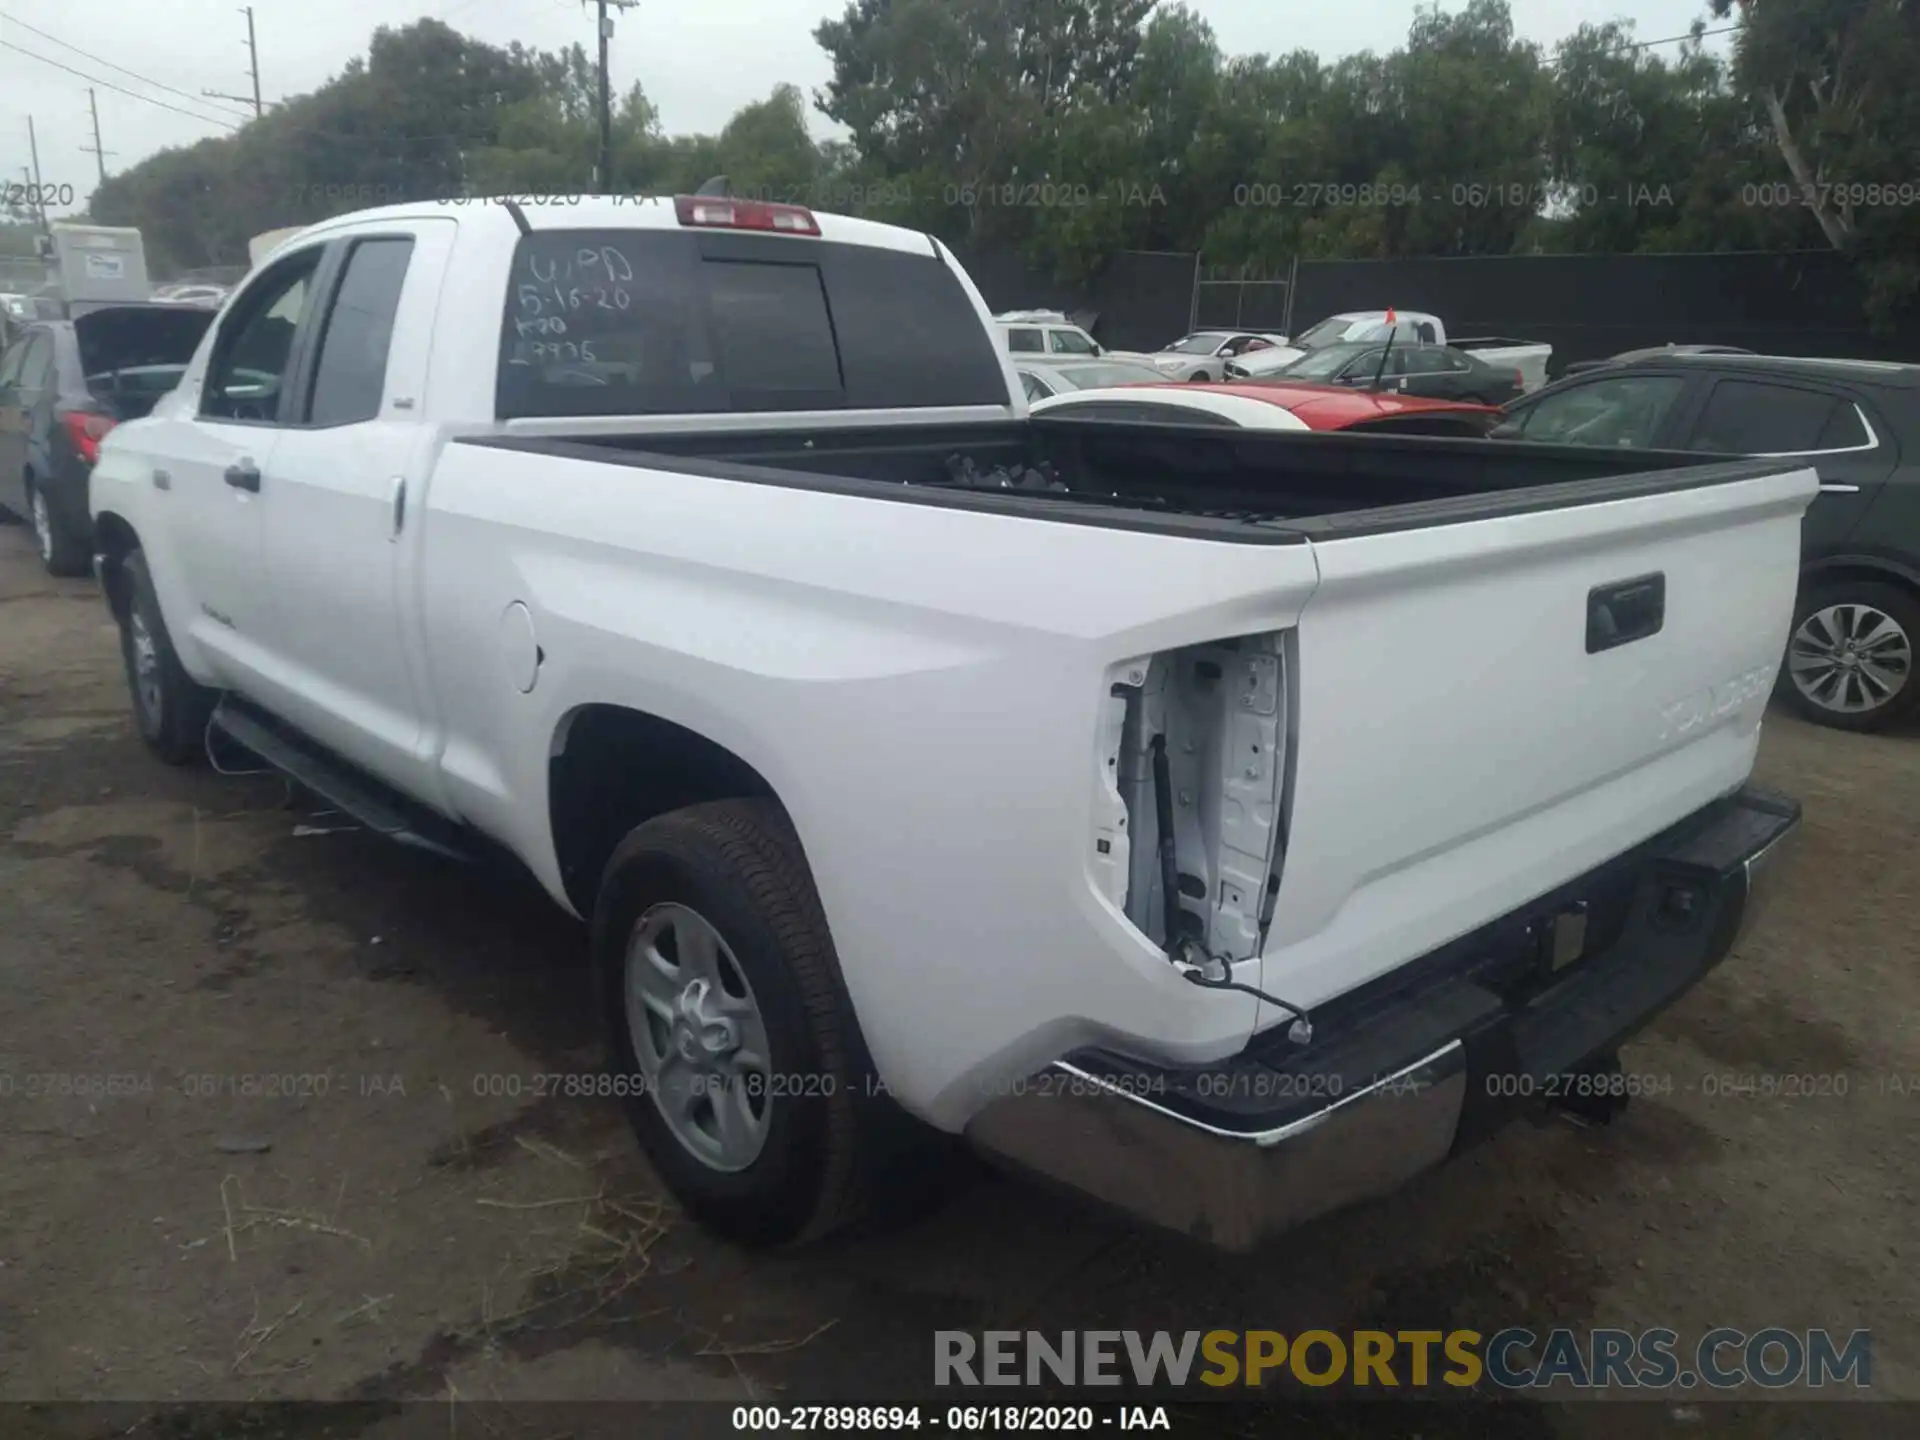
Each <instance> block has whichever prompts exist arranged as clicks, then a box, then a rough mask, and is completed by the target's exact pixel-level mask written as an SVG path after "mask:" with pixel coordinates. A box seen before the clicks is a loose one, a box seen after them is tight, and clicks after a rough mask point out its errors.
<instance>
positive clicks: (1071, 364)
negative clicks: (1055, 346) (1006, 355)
mask: <svg viewBox="0 0 1920 1440" xmlns="http://www.w3.org/2000/svg"><path fill="white" fill-rule="evenodd" d="M1013 368H1014V372H1015V373H1016V374H1017V375H1018V376H1019V377H1020V385H1021V388H1022V389H1023V390H1025V392H1026V396H1027V399H1029V400H1044V399H1046V398H1047V397H1048V396H1049V395H1063V394H1066V393H1067V392H1069V391H1073V390H1085V389H1087V388H1089V387H1091V386H1101V385H1140V384H1149V385H1150V384H1153V383H1154V382H1155V381H1157V380H1159V378H1160V372H1159V371H1158V370H1156V369H1154V368H1153V367H1152V366H1151V365H1146V364H1142V363H1141V362H1140V361H1138V360H1112V359H1104V358H1103V359H1099V360H1064V359H1063V360H1056V361H1053V362H1051V363H1049V362H1047V361H1043V360H1029V359H1028V358H1027V357H1026V356H1024V355H1023V356H1021V357H1020V359H1019V360H1018V361H1016V362H1015V364H1014V367H1013Z"/></svg>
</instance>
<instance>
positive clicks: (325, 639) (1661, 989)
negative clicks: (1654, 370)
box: [93, 196, 1816, 1248]
mask: <svg viewBox="0 0 1920 1440" xmlns="http://www.w3.org/2000/svg"><path fill="white" fill-rule="evenodd" d="M482 296H494V297H499V300H498V301H497V302H496V304H495V305H493V306H484V307H483V306H482V305H479V304H477V303H476V297H482ZM183 313H184V312H183ZM556 318H557V319H560V320H561V321H562V322H563V324H564V327H565V328H564V329H561V328H560V327H557V326H555V325H554V324H552V322H553V321H554V320H555V319H556ZM1179 388H1181V389H1183V390H1186V391H1190V392H1198V391H1201V390H1204V389H1208V388H1209V387H1201V386H1183V387H1179ZM1157 393H1161V394H1164V393H1165V392H1164V391H1162V392H1157ZM1214 398H1215V399H1223V398H1229V399H1230V398H1235V397H1220V396H1216V397H1214ZM1354 398H1357V399H1366V398H1369V397H1354ZM1371 398H1372V399H1373V401H1374V403H1375V404H1376V405H1380V406H1384V405H1385V403H1386V401H1387V400H1388V399H1390V398H1397V397H1371ZM1249 403H1262V402H1249ZM1401 403H1409V404H1410V403H1412V402H1401ZM163 481H164V483H162V482H163ZM1815 488H1816V484H1815V481H1814V478H1813V475H1812V472H1811V471H1810V470H1809V469H1808V468H1807V467H1806V466H1805V465H1802V464H1799V463H1796V462H1793V461H1779V460H1751V459H1744V460H1743V459H1724V460H1718V461H1715V462H1713V463H1710V464H1696V463H1694V462H1693V461H1692V460H1691V459H1690V458H1688V457H1676V456H1665V457H1659V456H1651V457H1650V456H1648V455H1645V454H1641V453H1638V452H1633V453H1629V452H1625V451H1618V450H1609V449H1599V448H1591V447H1589V448H1582V447H1578V446H1560V447H1535V446H1520V445H1512V444H1503V443H1498V442H1492V441H1486V440H1475V439H1445V440H1442V439H1423V438H1396V437H1383V436H1378V435H1364V434H1362V435H1346V434H1288V433H1279V432H1267V431H1256V430H1252V429H1239V430H1234V431H1223V430H1217V429H1216V430H1204V429H1202V428H1201V427H1197V426H1193V425H1189V424H1179V425H1155V424H1143V423H1117V422H1107V421H1102V420H1099V419H1097V418H1086V417H1078V418H1076V417H1069V416H1064V415H1045V414H1042V415H1037V416H1036V415H1033V414H1031V413H1030V411H1029V407H1028V405H1027V402H1026V400H1025V398H1024V395H1023V393H1022V387H1021V384H1020V382H1019V380H1018V379H1017V377H1016V373H1015V370H1014V363H1013V356H1012V355H1010V354H1008V353H1007V352H1006V350H1005V349H1004V348H1003V345H1002V343H1001V341H1000V338H999V336H998V335H997V334H996V333H995V327H994V323H993V321H992V319H991V317H990V316H989V315H988V313H987V311H986V307H985V306H984V305H983V304H982V302H981V300H980V297H979V294H978V292H977V290H975V288H974V287H973V285H972V283H971V281H970V280H969V279H968V278H967V276H966V274H965V272H964V271H963V270H962V269H961V268H960V266H959V265H958V263H957V262H956V261H955V260H954V258H953V256H952V254H951V252H949V251H948V250H946V248H945V247H944V246H942V245H941V244H940V243H939V242H938V241H937V240H930V239H929V238H928V237H927V236H926V235H925V234H924V233H921V232H918V231H913V230H908V229H903V228H894V227H891V226H885V225H879V224H874V223H871V222H868V221H863V220H854V219H846V218H843V217H839V216H832V215H816V214H814V213H812V212H810V211H808V210H805V209H801V208H798V207H794V206H781V205H770V204H763V203H756V202H752V201H745V200H737V199H727V198H711V197H684V196H683V197H679V198H677V199H674V200H670V201H660V200H643V201H640V202H639V203H633V202H631V201H625V200H620V201H616V200H583V201H581V202H580V203H579V204H577V205H569V206H567V207H565V208H560V207H528V208H527V209H526V211H524V212H523V211H522V210H520V209H519V208H518V207H517V206H513V205H511V204H507V205H487V206H470V207H459V208H453V209H450V208H449V207H447V206H443V205H434V204H420V205H413V206H395V207H389V208H386V209H382V210H374V211H366V212H360V213H356V214H348V215H342V216H338V217H334V218H332V219H329V220H326V221H323V222H321V223H320V224H318V225H316V226H314V227H313V228H311V229H310V230H307V231H305V232H303V233H302V234H300V235H298V236H295V237H293V238H292V239H289V240H287V241H286V242H284V244H283V245H282V246H281V247H280V248H279V249H278V250H277V251H276V252H275V254H274V255H273V256H272V257H271V259H270V260H269V261H268V262H267V263H265V264H263V265H262V266H261V267H260V268H259V269H258V270H257V271H256V272H255V273H253V274H252V275H250V276H249V277H248V278H247V280H246V281H245V282H243V284H242V285H241V287H240V288H239V289H238V290H237V291H236V292H235V294H234V295H233V297H232V298H231V299H230V300H229V302H228V304H227V305H226V307H225V308H224V309H223V310H222V311H221V313H220V314H219V316H218V317H217V319H216V321H215V323H214V325H213V328H212V330H211V331H210V333H209V335H208V336H207V338H206V339H205V340H204V341H203V342H202V344H201V346H200V348H199V350H198V351H197V352H196V353H195V355H194V357H193V360H192V362H191V364H190V365H189V366H188V368H187V371H186V374H185V376H184V377H183V378H182V380H181V382H180V384H179V386H178V388H176V389H175V390H174V391H172V392H171V393H170V394H169V395H168V396H166V397H165V398H164V399H163V400H162V401H161V402H160V403H159V404H158V405H157V406H156V407H155V408H154V411H153V413H152V414H151V415H150V416H148V417H147V418H145V419H142V420H135V421H131V422H128V423H126V424H123V425H121V426H120V427H119V428H118V429H117V430H115V431H114V432H113V434H112V436H111V437H110V438H109V440H108V441H107V443H106V444H105V445H104V446H103V447H102V450H101V457H100V462H99V465H98V467H97V469H96V470H95V473H94V480H93V510H94V516H95V534H96V541H95V544H96V549H97V551H98V555H97V564H98V568H99V573H100V577H101V582H102V587H103V589H104V591H105V594H106V600H107V603H108V606H109V607H110V613H111V614H112V616H113V618H114V620H115V622H116V623H117V624H118V625H119V627H120V632H121V643H122V654H123V657H124V660H125V665H126V671H127V676H128V681H129V690H130V694H131V698H132V708H133V714H134V718H135V722H136V724H137V727H138V730H139V733H140V734H141V736H142V737H143V739H144V740H145V742H146V744H147V745H148V746H149V747H150V748H151V749H152V750H153V752H154V753H155V754H156V755H157V756H159V757H160V758H161V759H163V760H167V761H170V762H176V763H179V762H184V761H187V760H189V759H191V758H193V757H194V756H195V755H197V754H199V753H200V752H201V750H202V747H203V746H204V745H210V744H216V743H219V744H225V743H234V742H237V743H238V744H240V745H243V746H245V747H246V748H247V749H249V750H251V751H253V752H254V753H255V754H256V755H258V756H260V757H262V758H263V759H264V760H265V761H266V762H267V763H269V764H270V765H272V766H275V767H277V768H279V769H280V770H282V771H284V772H285V773H286V774H288V775H291V776H295V777H298V780H299V782H300V783H301V784H302V785H303V786H304V787H306V788H308V789H310V790H312V791H315V792H317V793H319V794H321V795H323V796H325V797H327V799H328V800H329V801H330V802H331V803H333V804H334V805H336V806H338V807H339V808H340V809H342V810H343V811H345V812H347V813H349V814H352V815H355V816H357V817H359V818H360V819H361V820H362V821H363V822H364V823H365V824H367V825H369V826H370V827H372V828H374V829H376V830H379V831H381V832H384V833H387V834H390V835H393V836H394V837H395V838H398V839H404V840H408V841H411V842H413V843H415V844H420V845H425V846H428V847H431V848H434V849H438V850H441V851H443V852H451V853H453V854H455V855H472V854H475V853H477V852H481V851H489V850H491V849H492V848H494V847H504V848H505V850H506V851H507V852H509V853H511V854H512V855H514V856H516V857H518V859H519V860H520V861H521V862H523V863H524V864H525V865H526V866H527V867H528V868H529V869H530V870H531V871H532V873H533V874H534V875H535V876H536V877H537V878H538V880H539V881H540V883H541V884H542V885H543V886H544V887H545V889H546V890H547V892H548V893H549V895H551V896H552V898H553V899H554V900H555V901H556V902H557V903H558V904H560V905H561V906H564V907H565V908H566V909H567V910H568V911H570V912H571V913H573V914H575V915H577V916H579V917H581V918H582V919H583V920H584V921H586V922H587V924H588V926H589V927H590V933H591V949H592V954H593V957H594V967H595V968H594V974H595V977H596V978H595V983H596V985H597V987H598V990H599V994H600V997H601V999H602V1001H603V1007H604V1013H605V1017H606V1025H607V1038H608V1043H609V1047H610V1050H611V1056H612V1060H611V1071H610V1074H609V1077H608V1085H607V1087H606V1088H607V1089H608V1090H609V1091H611V1092H612V1093H613V1094H616V1095H619V1096H621V1097H623V1099H624V1101H625V1104H626V1107H627V1111H628V1114H629V1117H630V1118H631V1120H632V1123H633V1126H634V1129H635V1131H636V1133H637V1135H638V1136H639V1138H640V1141H641V1143H642V1144H643V1145H644V1146H645V1147H646V1150H647V1152H648V1154H649V1156H650V1157H651V1158H652V1160H653V1162H654V1164H655V1166H656V1167H657V1168H658V1170H659V1173H660V1174H661V1175H662V1176H663V1178H664V1180H665V1182H666V1183H667V1184H668V1185H669V1186H671V1187H672V1189H673V1191H674V1192H675V1193H676V1194H677V1195H678V1196H679V1197H681V1199H682V1200H684V1201H685V1203H686V1204H687V1205H688V1206H689V1207H690V1208H691V1209H692V1210H693V1211H694V1212H695V1213H696V1214H698V1215H699V1216H701V1217H702V1218H703V1219H705V1220H706V1221H707V1222H708V1223H710V1224H712V1225H714V1226H716V1227H717V1228H719V1229H721V1230H723V1231H724V1232H726V1233H728V1234H730V1235H733V1236H736V1237H739V1238H742V1239H745V1240H751V1241H756V1242H780V1241H788V1240H794V1239H799V1238H806V1237H811V1236H815V1235H819V1234H823V1233H825V1232H826V1231H828V1230H830V1229H832V1228H834V1227H835V1226H836V1225H839V1224H841V1223H842V1222H844V1221H846V1220H847V1219H849V1218H851V1217H853V1216H854V1215H857V1214H859V1213H861V1212H862V1208H863V1206H864V1205H865V1204H866V1202H867V1201H868V1200H869V1199H871V1198H873V1197H874V1196H875V1194H876V1192H881V1193H882V1194H884V1191H885V1190H886V1188H887V1186H888V1185H889V1184H890V1183H893V1182H897V1181H901V1180H907V1179H911V1178H912V1177H914V1176H916V1175H917V1174H919V1173H922V1172H921V1169H920V1167H917V1166H916V1165H915V1164H914V1163H913V1162H912V1156H913V1153H914V1151H915V1147H917V1146H918V1145H919V1144H920V1143H922V1141H923V1140H924V1138H925V1137H926V1136H928V1135H929V1134H937V1133H939V1132H945V1133H946V1134H948V1135H950V1136H965V1137H966V1139H967V1140H968V1141H970V1142H971V1143H972V1144H974V1145H975V1146H977V1147H978V1148H979V1149H981V1150H983V1151H985V1152H986V1153H988V1154H990V1155H992V1156H995V1157H997V1158H999V1159H1000V1160H1002V1161H1004V1162H1006V1163H1008V1164H1011V1165H1014V1166H1020V1167H1029V1168H1032V1169H1035V1170H1038V1171H1040V1172H1042V1173H1043V1174H1046V1175H1049V1176H1052V1177H1054V1178H1055V1179H1058V1180H1061V1181H1064V1182H1066V1183H1068V1184H1071V1185H1074V1186H1077V1187H1078V1188H1080V1189H1081V1190H1082V1191H1085V1192H1088V1193H1091V1194H1094V1195H1098V1196H1100V1197H1102V1198H1104V1199H1106V1200H1108V1201H1111V1202H1113V1203H1115V1204H1118V1205H1120V1206H1122V1207H1125V1208H1127V1209H1129V1210H1131V1211H1132V1212H1133V1213H1134V1214H1136V1215H1138V1216H1141V1217H1144V1218H1146V1219H1149V1220H1152V1221H1155V1222H1157V1223H1161V1224H1165V1225H1169V1226H1173V1227H1175V1228H1177V1229H1179V1230H1181V1231H1183V1232H1185V1233H1187V1234H1189V1235H1193V1236H1197V1237H1203V1238H1206V1239H1209V1240H1211V1241H1212V1242H1214V1243H1215V1244H1219V1245H1225V1246H1230V1247H1234V1248H1245V1247H1248V1246H1251V1245H1253V1244H1255V1243H1257V1242H1258V1241H1259V1240H1261V1239H1262V1238H1264V1237H1266V1236H1268V1235H1271V1234H1273V1233H1275V1232H1277V1231H1279V1230H1282V1229H1285V1228H1287V1227H1289V1226H1291V1225H1294V1224H1297V1223H1299V1222H1300V1221H1302V1220H1304V1219H1307V1218H1309V1217H1311V1216H1313V1215H1317V1214H1321V1213H1324V1212H1326V1211H1328V1210H1332V1209H1336V1208H1339V1207H1341V1206H1343V1205H1345V1204H1347V1203H1350V1202H1352V1201H1355V1200H1357V1199H1360V1198H1363V1197H1366V1196H1371V1195H1375V1194H1378V1193H1381V1192H1382V1191H1384V1190H1387V1189H1390V1188H1393V1187H1394V1186H1395V1185H1397V1184H1399V1183H1400V1182H1401V1181H1403V1180H1404V1179H1406V1178H1407V1177H1409V1176H1411V1175H1413V1174H1415V1173H1417V1172H1419V1171H1421V1170H1423V1169H1425V1168H1427V1167H1429V1166H1431V1165H1435V1164H1438V1163H1440V1162H1441V1161H1442V1160H1443V1159H1445V1158H1446V1157H1447V1156H1449V1155H1451V1154H1452V1153H1454V1152H1455V1151H1456V1150H1457V1149H1460V1148H1462V1147H1464V1146H1466V1145H1469V1144H1471V1143H1472V1142H1473V1141H1474V1140H1476V1139H1478V1138H1479V1137H1481V1136H1482V1135H1484V1134H1486V1133H1489V1132H1490V1131H1491V1130H1493V1129H1494V1128H1496V1127H1497V1126H1498V1125H1499V1123H1500V1122H1501V1121H1503V1120H1504V1119H1506V1118H1507V1117H1508V1116H1509V1115H1510V1114H1513V1113H1515V1112H1516V1110H1517V1109H1518V1108H1519V1107H1521V1106H1522V1105H1523V1104H1524V1102H1522V1101H1520V1100H1518V1099H1514V1098H1506V1097H1514V1096H1516V1095H1519V1096H1525V1095H1531V1094H1540V1093H1544V1090H1545V1087H1546V1086H1547V1084H1548V1083H1549V1080H1550V1078H1551V1077H1562V1076H1569V1075H1597V1076H1610V1075H1617V1074H1618V1073H1619V1072H1618V1061H1617V1058H1616V1051H1617V1048H1618V1046H1619V1044H1620V1043H1621V1040H1622V1039H1623V1037H1625V1036H1626V1035H1628V1034H1630V1033H1631V1032H1632V1031H1633V1030H1634V1029H1635V1028H1636V1027H1637V1026H1639V1025H1640V1024H1642V1023H1644V1022H1645V1021H1646V1020H1647V1019H1648V1018H1649V1017H1651V1016H1652V1015H1654V1014H1655V1013H1657V1012H1659V1011H1660V1010H1662V1009H1663V1008H1664V1007H1666V1006H1667V1005H1668V1004H1670V1003H1671V1002H1672V1001H1673V1000H1675V999H1676V998H1678V997H1679V996H1680V995H1681V994H1682V993H1684V992H1685V991H1686V990H1687V989H1688V988H1689V987H1690V986H1691V985H1692V984H1693V983H1694V982H1695V981H1696V980H1697V979H1698V978H1699V977H1700V976H1701V975H1703V974H1704V973H1706V971H1707V970H1708V969H1710V968H1711V967H1712V966H1713V965H1715V964H1716V963H1718V962H1719V961H1720V960H1721V959H1722V958H1723V957H1724V956H1725V955H1726V954H1727V953H1728V952H1729V950H1730V948H1731V947H1732V946H1733V945H1734V943H1735V941H1736V937H1737V936H1738V934H1739V933H1740V932H1741V930H1742V929H1743V927H1744V926H1746V925H1748V924H1750V923H1751V921H1752V919H1753V917H1754V915H1755V914H1756V913H1757V909H1758V906H1759V904H1760V902H1761V900H1762V899H1763V897H1764V895H1765V894H1766V893H1767V892H1768V890H1769V888H1770V887H1771V885H1772V883H1773V881H1774V879H1775V877H1776V876H1777V875H1778V873H1779V870H1780V863H1781V860H1782V857H1783V856H1784V855H1785V854H1786V853H1787V852H1786V850H1785V846H1786V844H1787V843H1788V842H1789V841H1790V840H1791V838H1792V836H1793V835H1794V833H1795V831H1796V828H1797V826H1798V807H1797V805H1795V804H1794V802H1792V801H1790V800H1785V799H1782V798H1780V797H1777V796H1772V795H1769V794H1766V793H1764V792H1761V791H1758V790H1755V789H1752V788H1750V787H1749V786H1748V780H1749V776H1750V773H1751V770H1752V767H1753V762H1754V756H1755V750H1756V747H1757V745H1758V742H1759V727H1760V722H1761V713H1762V708H1763V706H1764V704H1765V700H1766V690H1767V687H1768V685H1769V683H1770V682H1771V680H1772V676H1773V671H1774V668H1775V666H1776V665H1777V664H1778V657H1779V653H1780V646H1781V640H1782V637H1783V636H1784V635H1785V633H1786V627H1787V623H1788V619H1789V616H1790V612H1791V607H1792V601H1793V591H1794V584H1795V573H1796V566H1797V559H1796V557H1797V554H1798V543H1799V541H1798V530H1799V523H1800V513H1801V511H1802V510H1803V509H1805V507H1806V505H1807V504H1808V502H1809V501H1810V500H1811V499H1812V497H1813V495H1814V493H1815ZM1422 502H1426V503H1422ZM1516 1076H1517V1077H1519V1078H1518V1079H1516V1078H1515V1077H1516ZM1496 1079H1497V1080H1499V1081H1500V1082H1501V1083H1499V1084H1495V1083H1493V1082H1494V1081H1495V1080H1496ZM1593 1088H1595V1089H1596V1090H1597V1091H1598V1092H1599V1093H1602V1094H1615V1093H1617V1090H1613V1089H1609V1088H1608V1084H1607V1083H1606V1082H1604V1081H1603V1082H1601V1083H1599V1084H1597V1085H1596V1086H1595V1087H1593ZM903 1156H904V1157H905V1158H904V1159H903V1158H902V1157H903Z"/></svg>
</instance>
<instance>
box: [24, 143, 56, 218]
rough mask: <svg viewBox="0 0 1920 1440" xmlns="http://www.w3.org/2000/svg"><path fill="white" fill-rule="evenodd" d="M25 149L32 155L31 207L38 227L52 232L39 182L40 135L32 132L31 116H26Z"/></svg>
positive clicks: (43, 192) (45, 201)
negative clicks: (36, 214)
mask: <svg viewBox="0 0 1920 1440" xmlns="http://www.w3.org/2000/svg"><path fill="white" fill-rule="evenodd" d="M27 151H28V153H29V154H31V155H32V156H33V208H34V209H35V210H36V211H38V212H39V215H40V228H41V229H42V230H45V231H46V232H47V233H48V234H49V235H51V234H52V233H53V231H52V229H51V227H49V226H48V224H47V192H46V190H45V188H44V187H42V185H41V184H40V137H39V136H38V135H36V134H34V132H33V116H31V115H29V116H27Z"/></svg>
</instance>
